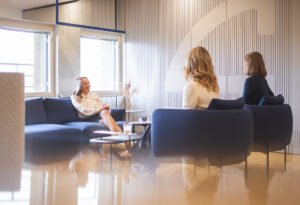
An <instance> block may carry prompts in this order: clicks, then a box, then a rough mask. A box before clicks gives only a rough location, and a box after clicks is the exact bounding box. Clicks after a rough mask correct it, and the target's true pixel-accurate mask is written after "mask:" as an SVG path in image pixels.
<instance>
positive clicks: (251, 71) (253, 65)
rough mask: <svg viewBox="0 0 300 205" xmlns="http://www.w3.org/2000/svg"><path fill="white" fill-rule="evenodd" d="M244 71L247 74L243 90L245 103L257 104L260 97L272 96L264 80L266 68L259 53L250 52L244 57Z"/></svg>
mask: <svg viewBox="0 0 300 205" xmlns="http://www.w3.org/2000/svg"><path fill="white" fill-rule="evenodd" d="M244 73H245V74H246V75H247V76H249V77H248V78H247V79H246V81H245V83H244V91H243V97H244V98H245V103H246V104H249V105H258V104H259V101H260V100H261V99H262V97H264V96H274V93H273V92H272V90H271V89H270V87H269V85H268V82H267V80H266V76H267V70H266V66H265V62H264V59H263V56H262V55H261V54H260V53H258V52H251V53H248V54H247V55H246V56H245V57H244Z"/></svg>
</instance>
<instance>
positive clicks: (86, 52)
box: [80, 37, 119, 92]
mask: <svg viewBox="0 0 300 205" xmlns="http://www.w3.org/2000/svg"><path fill="white" fill-rule="evenodd" d="M118 44H119V43H118V41H117V40H111V39H98V38H89V37H81V38H80V57H81V59H80V60H81V76H85V77H88V78H89V80H90V82H91V90H92V91H100V92H101V91H111V92H113V91H118V68H119V64H118V59H119V54H118V51H119V50H118Z"/></svg>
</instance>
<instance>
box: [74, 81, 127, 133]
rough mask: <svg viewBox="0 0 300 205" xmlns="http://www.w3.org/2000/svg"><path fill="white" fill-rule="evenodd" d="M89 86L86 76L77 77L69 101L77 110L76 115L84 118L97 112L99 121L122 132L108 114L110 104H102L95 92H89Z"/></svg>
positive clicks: (115, 130)
mask: <svg viewBox="0 0 300 205" xmlns="http://www.w3.org/2000/svg"><path fill="white" fill-rule="evenodd" d="M90 87H91V86H90V81H89V79H88V78H87V77H80V78H77V83H76V88H75V90H74V93H73V95H72V96H71V101H72V104H73V106H74V108H75V109H76V110H77V112H78V116H79V117H80V118H83V119H84V118H87V117H89V116H92V115H96V114H99V115H100V117H101V121H102V122H103V123H104V125H106V126H107V127H108V128H109V130H110V131H114V132H122V129H121V128H120V127H119V126H118V125H117V123H116V122H115V120H114V119H113V117H112V116H111V114H110V111H109V110H110V106H109V105H106V104H103V103H102V102H101V100H100V98H99V97H98V96H97V95H96V94H95V93H91V92H90Z"/></svg>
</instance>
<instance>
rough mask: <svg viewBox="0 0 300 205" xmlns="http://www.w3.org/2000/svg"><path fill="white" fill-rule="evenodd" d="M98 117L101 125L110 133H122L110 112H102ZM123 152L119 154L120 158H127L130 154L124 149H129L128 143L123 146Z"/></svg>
mask: <svg viewBox="0 0 300 205" xmlns="http://www.w3.org/2000/svg"><path fill="white" fill-rule="evenodd" d="M100 116H101V118H102V121H103V123H104V124H105V125H106V126H107V127H108V128H109V130H110V131H113V132H123V131H122V129H121V128H120V127H119V126H118V125H117V123H116V121H115V120H114V118H113V117H112V116H111V114H110V112H109V111H108V110H103V111H102V112H101V113H100ZM124 145H125V146H124V148H125V151H124V152H122V153H120V156H121V157H128V156H130V154H129V153H128V151H127V150H126V149H129V147H130V145H129V144H128V143H125V144H124Z"/></svg>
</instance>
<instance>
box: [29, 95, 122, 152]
mask: <svg viewBox="0 0 300 205" xmlns="http://www.w3.org/2000/svg"><path fill="white" fill-rule="evenodd" d="M111 113H112V116H113V118H114V119H115V120H116V121H117V122H118V123H119V124H121V123H122V121H123V120H124V119H125V110H124V109H112V112H111ZM98 121H99V116H98V115H95V116H92V117H90V118H87V119H84V120H83V119H81V118H79V117H78V115H77V112H76V110H75V109H74V107H73V105H72V102H71V99H70V98H34V99H28V100H25V143H26V145H47V147H49V146H48V145H50V144H56V145H62V146H64V145H66V144H87V143H89V139H90V138H93V137H99V135H94V134H93V131H95V130H107V127H105V126H104V125H103V124H101V123H99V122H98Z"/></svg>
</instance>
